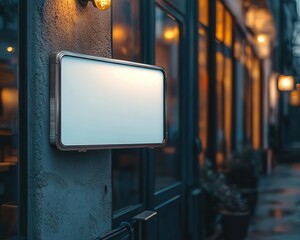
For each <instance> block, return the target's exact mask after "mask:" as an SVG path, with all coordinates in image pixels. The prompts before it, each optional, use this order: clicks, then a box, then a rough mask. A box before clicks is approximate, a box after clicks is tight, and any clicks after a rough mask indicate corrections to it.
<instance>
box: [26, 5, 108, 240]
mask: <svg viewBox="0 0 300 240" xmlns="http://www.w3.org/2000/svg"><path fill="white" fill-rule="evenodd" d="M29 4H30V6H29V9H28V11H27V13H28V21H29V24H28V32H29V35H28V38H29V40H28V56H29V57H28V58H29V61H28V82H29V83H28V84H29V85H28V91H29V92H28V128H29V131H28V135H29V136H28V171H29V182H28V188H29V189H28V195H29V196H28V197H29V200H28V231H29V233H28V235H29V236H28V238H29V239H34V240H39V239H49V240H50V239H51V240H53V239H72V240H76V239H78V240H79V239H80V240H82V239H95V238H96V237H98V236H99V235H101V234H103V233H104V232H107V231H109V230H110V228H111V157H110V151H90V152H86V153H77V152H60V151H58V150H56V149H54V148H53V147H51V146H50V144H49V55H50V53H52V52H56V51H60V50H69V51H73V52H78V53H85V54H91V55H96V56H104V57H110V56H111V22H110V20H111V13H110V10H108V11H105V12H103V11H99V10H97V9H96V8H94V7H93V6H92V4H91V3H89V4H88V6H86V7H85V8H83V7H81V6H80V5H79V4H78V3H77V1H76V0H63V1H61V0H33V1H29ZM74 107H76V106H74Z"/></svg>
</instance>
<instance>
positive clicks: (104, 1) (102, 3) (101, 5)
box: [77, 0, 111, 11]
mask: <svg viewBox="0 0 300 240" xmlns="http://www.w3.org/2000/svg"><path fill="white" fill-rule="evenodd" d="M77 1H78V2H79V3H80V4H81V5H82V6H86V5H87V4H88V2H92V4H93V6H94V7H96V8H98V9H99V10H103V11H105V10H107V9H109V8H110V4H111V3H110V1H111V0H77Z"/></svg>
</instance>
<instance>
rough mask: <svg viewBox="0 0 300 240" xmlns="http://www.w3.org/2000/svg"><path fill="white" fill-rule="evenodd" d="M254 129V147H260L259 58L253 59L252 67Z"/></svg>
mask: <svg viewBox="0 0 300 240" xmlns="http://www.w3.org/2000/svg"><path fill="white" fill-rule="evenodd" d="M252 112H253V120H252V125H253V126H252V129H253V139H252V147H253V149H259V148H260V135H261V127H260V122H261V120H260V119H261V81H260V66H259V60H257V59H256V60H255V61H253V69H252Z"/></svg>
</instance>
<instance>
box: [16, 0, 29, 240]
mask: <svg viewBox="0 0 300 240" xmlns="http://www.w3.org/2000/svg"><path fill="white" fill-rule="evenodd" d="M27 4H28V1H25V0H19V26H18V31H19V36H18V39H19V74H18V79H19V127H20V128H19V140H18V141H19V159H18V164H19V168H18V169H19V170H18V175H19V189H18V192H19V213H18V214H19V218H18V219H19V227H18V235H19V237H20V238H23V237H27V231H28V229H27V228H28V222H27V215H28V214H27V196H28V194H27V188H28V165H27V131H28V125H27V93H28V91H27V82H28V79H27V76H28V75H27V57H28V56H27V31H28V24H27V18H28V16H27V12H28V11H27V9H28V7H27V6H28V5H27Z"/></svg>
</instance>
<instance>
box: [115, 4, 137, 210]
mask: <svg viewBox="0 0 300 240" xmlns="http://www.w3.org/2000/svg"><path fill="white" fill-rule="evenodd" d="M139 7H140V4H139V1H138V0H118V1H113V8H112V15H113V28H112V34H113V57H114V58H116V59H122V60H128V61H135V62H139V61H141V44H140V30H139V29H140V22H139V19H140V11H139ZM141 152H142V151H141V150H139V149H126V150H113V151H112V162H113V210H114V211H116V210H121V209H123V208H125V207H128V206H132V205H135V204H139V203H141V202H142V187H141V186H142V183H141V182H142V181H141V171H140V169H141V159H142V156H141V155H142V154H141Z"/></svg>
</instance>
